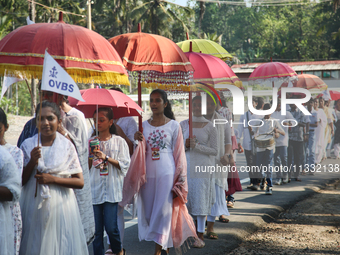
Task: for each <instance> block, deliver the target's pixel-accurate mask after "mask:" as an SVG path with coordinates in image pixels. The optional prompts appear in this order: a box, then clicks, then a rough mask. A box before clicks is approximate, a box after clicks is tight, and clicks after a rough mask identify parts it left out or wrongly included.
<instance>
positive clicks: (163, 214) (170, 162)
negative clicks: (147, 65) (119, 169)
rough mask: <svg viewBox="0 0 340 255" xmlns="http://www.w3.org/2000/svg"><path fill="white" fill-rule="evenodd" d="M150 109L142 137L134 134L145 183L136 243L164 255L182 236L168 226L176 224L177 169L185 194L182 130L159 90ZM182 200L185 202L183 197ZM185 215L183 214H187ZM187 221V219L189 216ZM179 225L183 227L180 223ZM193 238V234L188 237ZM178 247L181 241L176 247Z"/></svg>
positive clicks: (137, 133) (151, 96)
mask: <svg viewBox="0 0 340 255" xmlns="http://www.w3.org/2000/svg"><path fill="white" fill-rule="evenodd" d="M150 108H151V111H152V113H153V116H152V118H151V119H149V120H148V121H144V122H143V134H142V133H141V132H139V131H138V132H136V134H135V139H136V140H139V141H142V140H143V136H144V137H145V140H146V154H145V160H146V183H145V184H144V185H143V186H142V187H141V188H140V191H139V197H138V233H139V240H146V241H153V242H155V244H156V246H155V253H154V254H155V255H160V254H163V253H165V254H168V253H169V248H170V247H173V246H175V248H176V243H175V240H174V239H173V237H176V238H177V235H182V233H179V234H178V233H176V235H174V232H176V231H174V229H173V225H172V221H173V222H174V221H177V218H176V219H173V218H172V217H173V203H174V201H175V199H177V198H176V197H177V195H176V193H175V191H174V189H175V186H176V183H175V182H174V177H175V172H177V171H178V169H183V170H184V172H185V173H183V175H182V177H181V178H182V179H181V180H180V182H182V183H183V186H181V189H182V191H183V193H186V192H187V190H186V187H185V185H186V162H185V157H184V144H183V139H182V130H181V127H180V125H179V123H178V122H176V121H175V120H174V115H173V112H172V111H171V106H170V103H169V101H168V100H167V95H166V93H165V92H164V91H163V90H160V89H156V90H154V91H152V93H151V94H150ZM181 149H182V152H181V153H182V154H181V156H182V157H183V158H184V161H181V164H178V161H177V159H176V157H174V155H176V152H177V151H180V150H181ZM178 181H179V180H177V182H178ZM184 184H185V185H184ZM184 200H185V201H186V194H185V195H184ZM176 201H177V200H176ZM184 207H185V205H184ZM185 211H186V208H185ZM185 213H186V214H187V211H186V212H185ZM188 217H189V218H190V216H189V215H188ZM190 220H191V219H190ZM191 222H192V220H191ZM181 224H182V226H183V225H184V222H182V223H181ZM192 225H193V222H192ZM180 228H181V227H180ZM193 228H194V225H193ZM193 231H194V230H193ZM189 232H190V231H189ZM186 233H188V232H186ZM188 235H189V236H190V235H191V234H190V233H189V234H188ZM194 235H195V233H194V232H193V234H192V236H194ZM185 239H186V238H185ZM184 241H185V240H184ZM181 244H182V241H181V242H180V243H179V245H181ZM177 247H178V246H177Z"/></svg>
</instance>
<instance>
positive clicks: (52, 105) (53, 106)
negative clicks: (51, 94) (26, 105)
mask: <svg viewBox="0 0 340 255" xmlns="http://www.w3.org/2000/svg"><path fill="white" fill-rule="evenodd" d="M45 107H50V108H51V109H52V112H53V114H54V115H55V116H57V119H58V120H60V116H61V115H60V109H59V106H58V105H57V104H56V103H54V102H50V101H46V100H45V101H43V102H42V105H41V108H45ZM39 111H40V103H39V104H38V105H37V108H36V109H35V117H36V118H37V117H38V115H39Z"/></svg>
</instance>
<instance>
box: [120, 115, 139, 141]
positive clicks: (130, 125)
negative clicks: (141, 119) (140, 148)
mask: <svg viewBox="0 0 340 255" xmlns="http://www.w3.org/2000/svg"><path fill="white" fill-rule="evenodd" d="M116 124H117V125H118V126H120V127H121V129H122V130H123V132H124V134H125V135H126V136H127V137H128V138H129V139H130V141H131V142H134V141H135V138H134V136H135V133H136V132H137V131H138V128H137V123H136V121H135V119H134V118H133V117H123V118H119V119H118V120H117V122H116Z"/></svg>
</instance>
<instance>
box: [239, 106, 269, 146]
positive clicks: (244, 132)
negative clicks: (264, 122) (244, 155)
mask: <svg viewBox="0 0 340 255" xmlns="http://www.w3.org/2000/svg"><path fill="white" fill-rule="evenodd" d="M246 115H248V117H249V119H248V121H249V120H252V119H262V118H263V116H260V115H256V114H251V113H250V112H249V111H247V112H246V113H245V114H243V115H242V116H241V117H240V121H239V122H240V123H241V124H238V126H237V129H236V130H237V132H235V134H237V135H236V138H237V143H240V139H241V138H242V136H243V142H242V146H243V148H244V149H245V150H248V151H250V150H251V140H250V134H249V130H248V122H247V117H246ZM243 121H245V125H243ZM250 124H251V125H252V126H255V125H257V124H256V123H255V121H252V122H251V123H250Z"/></svg>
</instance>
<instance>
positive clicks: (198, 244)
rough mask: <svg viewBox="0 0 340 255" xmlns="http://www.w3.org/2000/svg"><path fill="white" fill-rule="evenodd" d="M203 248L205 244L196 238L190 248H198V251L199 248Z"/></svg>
mask: <svg viewBox="0 0 340 255" xmlns="http://www.w3.org/2000/svg"><path fill="white" fill-rule="evenodd" d="M204 246H205V242H204V241H202V240H201V239H199V238H196V240H195V242H194V243H193V244H192V247H193V248H199V249H201V248H203V247H204Z"/></svg>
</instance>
